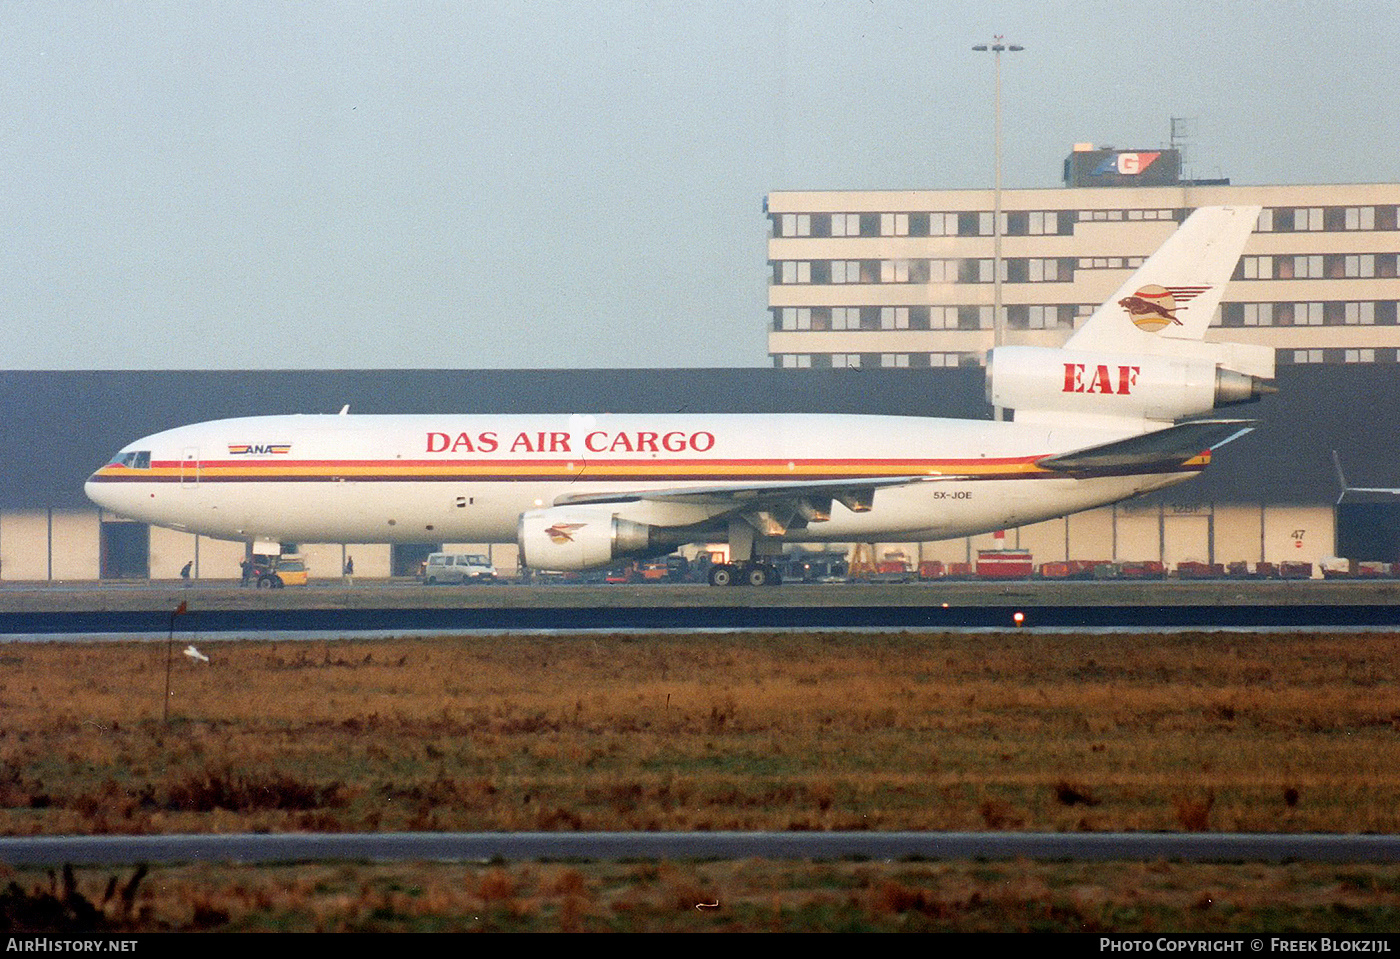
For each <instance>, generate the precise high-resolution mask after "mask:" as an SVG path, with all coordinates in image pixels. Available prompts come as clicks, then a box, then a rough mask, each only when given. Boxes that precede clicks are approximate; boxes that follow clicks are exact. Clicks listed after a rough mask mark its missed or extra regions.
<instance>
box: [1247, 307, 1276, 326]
mask: <svg viewBox="0 0 1400 959" xmlns="http://www.w3.org/2000/svg"><path fill="white" fill-rule="evenodd" d="M1243 313H1244V325H1245V326H1273V325H1274V305H1273V304H1272V303H1246V304H1244V311H1243Z"/></svg>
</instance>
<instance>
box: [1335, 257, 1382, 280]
mask: <svg viewBox="0 0 1400 959" xmlns="http://www.w3.org/2000/svg"><path fill="white" fill-rule="evenodd" d="M1343 274H1344V275H1345V276H1348V277H1368V276H1375V275H1376V255H1375V254H1374V253H1357V254H1353V255H1348V256H1347V257H1346V258H1345V259H1344V261H1343Z"/></svg>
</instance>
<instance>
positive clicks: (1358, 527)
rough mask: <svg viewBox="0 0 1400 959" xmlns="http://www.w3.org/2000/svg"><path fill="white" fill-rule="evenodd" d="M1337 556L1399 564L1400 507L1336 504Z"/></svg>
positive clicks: (1375, 504)
mask: <svg viewBox="0 0 1400 959" xmlns="http://www.w3.org/2000/svg"><path fill="white" fill-rule="evenodd" d="M1336 528H1337V544H1336V546H1337V555H1338V556H1344V557H1346V558H1347V559H1354V560H1360V561H1367V562H1378V563H1395V562H1400V503H1393V502H1392V503H1383V502H1382V503H1364V502H1362V503H1348V502H1346V501H1345V500H1344V501H1343V502H1341V503H1338V504H1337V521H1336Z"/></svg>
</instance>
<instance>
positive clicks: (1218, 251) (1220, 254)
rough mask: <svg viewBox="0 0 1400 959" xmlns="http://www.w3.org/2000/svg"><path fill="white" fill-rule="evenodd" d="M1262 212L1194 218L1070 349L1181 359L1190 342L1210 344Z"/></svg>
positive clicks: (1245, 209) (1216, 211) (1221, 210)
mask: <svg viewBox="0 0 1400 959" xmlns="http://www.w3.org/2000/svg"><path fill="white" fill-rule="evenodd" d="M1259 210H1260V207H1257V206H1213V207H1201V208H1200V209H1198V210H1196V211H1195V212H1193V213H1192V214H1191V215H1190V216H1188V217H1187V218H1186V220H1185V222H1183V223H1182V224H1181V226H1180V227H1178V228H1177V231H1176V232H1175V233H1173V234H1172V235H1171V236H1170V237H1168V238H1167V240H1166V242H1165V243H1163V244H1162V245H1161V247H1159V248H1158V249H1157V252H1155V253H1153V254H1152V255H1151V256H1149V257H1148V258H1147V260H1146V261H1144V262H1143V264H1142V266H1140V267H1138V269H1137V270H1136V271H1134V273H1133V274H1132V276H1130V277H1128V279H1127V280H1126V281H1125V282H1124V283H1123V285H1122V286H1120V287H1119V288H1118V289H1117V291H1115V292H1114V294H1113V295H1112V296H1110V297H1109V298H1108V299H1107V300H1106V301H1104V303H1103V304H1102V305H1101V306H1099V308H1098V309H1097V310H1095V311H1094V313H1093V315H1092V316H1090V317H1089V319H1088V320H1087V321H1086V322H1085V323H1084V325H1083V326H1081V327H1080V328H1079V329H1078V330H1077V331H1075V333H1074V335H1073V336H1071V337H1070V338H1069V340H1068V341H1067V342H1066V343H1065V347H1066V348H1067V349H1074V350H1095V351H1105V352H1111V353H1139V354H1141V353H1147V354H1158V355H1173V354H1176V353H1177V352H1178V344H1183V341H1200V340H1202V339H1203V338H1204V337H1205V332H1206V328H1207V327H1209V326H1210V321H1211V318H1212V317H1213V316H1214V315H1215V310H1216V307H1218V306H1219V305H1220V297H1221V295H1222V294H1223V293H1224V292H1225V285H1226V284H1227V283H1228V282H1229V280H1230V276H1231V274H1233V273H1234V271H1235V264H1236V263H1237V262H1238V261H1239V258H1240V253H1241V252H1242V251H1243V250H1244V245H1245V242H1246V241H1247V240H1248V238H1249V234H1250V233H1252V232H1253V230H1254V226H1255V224H1256V223H1257V222H1258V220H1259Z"/></svg>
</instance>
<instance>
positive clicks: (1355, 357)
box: [1342, 349, 1376, 363]
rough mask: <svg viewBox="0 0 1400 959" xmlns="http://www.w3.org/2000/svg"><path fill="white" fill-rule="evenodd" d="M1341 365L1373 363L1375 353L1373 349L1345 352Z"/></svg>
mask: <svg viewBox="0 0 1400 959" xmlns="http://www.w3.org/2000/svg"><path fill="white" fill-rule="evenodd" d="M1342 362H1343V363H1374V362H1376V351H1375V350H1373V349H1360V350H1347V351H1346V352H1345V353H1344V355H1343V356H1342Z"/></svg>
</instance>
